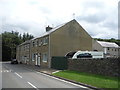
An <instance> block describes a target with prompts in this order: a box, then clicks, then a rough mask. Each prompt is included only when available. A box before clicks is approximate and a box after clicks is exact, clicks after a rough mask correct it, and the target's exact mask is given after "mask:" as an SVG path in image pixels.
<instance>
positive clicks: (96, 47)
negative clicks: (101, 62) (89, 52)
mask: <svg viewBox="0 0 120 90" xmlns="http://www.w3.org/2000/svg"><path fill="white" fill-rule="evenodd" d="M105 49H106V50H105ZM93 50H98V51H103V52H104V53H105V54H108V53H109V54H110V56H111V57H118V56H119V55H118V52H119V48H115V47H102V46H101V45H100V44H99V43H98V42H97V41H96V40H93ZM105 51H106V52H105Z"/></svg>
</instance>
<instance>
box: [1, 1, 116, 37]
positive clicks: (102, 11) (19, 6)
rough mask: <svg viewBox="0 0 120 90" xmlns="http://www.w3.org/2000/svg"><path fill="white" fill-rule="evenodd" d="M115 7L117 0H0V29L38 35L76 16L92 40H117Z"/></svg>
mask: <svg viewBox="0 0 120 90" xmlns="http://www.w3.org/2000/svg"><path fill="white" fill-rule="evenodd" d="M117 5H118V0H109V2H108V1H105V0H0V11H1V13H0V21H2V22H0V29H2V31H3V32H4V31H11V30H13V29H15V30H17V31H19V32H20V33H23V32H28V33H31V34H33V35H34V36H39V35H40V34H42V33H44V32H45V27H46V26H47V25H50V26H54V27H55V26H57V25H59V24H62V23H65V22H68V21H70V20H72V19H73V18H74V17H73V13H75V19H76V20H77V21H78V22H79V23H80V24H81V25H82V26H83V28H85V29H86V31H87V32H88V33H89V34H90V35H91V36H92V37H96V38H97V37H98V38H117V37H116V36H118V35H117V34H118V33H117V30H118V29H117V26H118V22H117V21H118V16H117V15H118V12H117V11H118V10H117ZM113 33H114V34H113ZM107 34H109V35H107Z"/></svg>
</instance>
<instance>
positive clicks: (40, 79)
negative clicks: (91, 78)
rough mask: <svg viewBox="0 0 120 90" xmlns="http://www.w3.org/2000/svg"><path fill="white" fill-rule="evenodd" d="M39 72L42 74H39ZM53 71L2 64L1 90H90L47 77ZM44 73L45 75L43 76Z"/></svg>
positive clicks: (0, 71)
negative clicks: (63, 89)
mask: <svg viewBox="0 0 120 90" xmlns="http://www.w3.org/2000/svg"><path fill="white" fill-rule="evenodd" d="M0 65H1V64H0ZM0 67H1V66H0ZM39 70H40V71H41V72H43V73H41V72H39ZM54 71H56V70H55V69H47V68H40V67H36V66H31V65H24V64H10V63H9V62H7V63H5V62H4V63H2V69H0V74H1V73H2V88H8V90H9V89H10V88H17V89H18V88H34V89H35V90H41V88H69V89H70V88H73V90H76V89H78V90H85V89H86V90H90V88H88V87H86V86H83V85H79V84H75V83H72V82H69V81H66V80H62V79H59V78H56V77H53V76H50V75H47V74H50V73H52V72H54ZM44 72H47V73H46V74H44ZM0 84H1V83H0ZM3 90H4V89H3ZM12 90H13V89H12ZM52 90H53V89H52ZM55 90H56V89H55Z"/></svg>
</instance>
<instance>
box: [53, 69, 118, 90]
mask: <svg viewBox="0 0 120 90" xmlns="http://www.w3.org/2000/svg"><path fill="white" fill-rule="evenodd" d="M53 75H56V76H60V77H63V78H66V79H70V80H74V81H77V82H81V83H85V84H88V85H92V86H95V87H98V88H118V78H117V77H108V76H102V75H95V74H90V73H83V72H77V71H69V70H65V71H61V72H58V73H54V74H53ZM119 85H120V83H119Z"/></svg>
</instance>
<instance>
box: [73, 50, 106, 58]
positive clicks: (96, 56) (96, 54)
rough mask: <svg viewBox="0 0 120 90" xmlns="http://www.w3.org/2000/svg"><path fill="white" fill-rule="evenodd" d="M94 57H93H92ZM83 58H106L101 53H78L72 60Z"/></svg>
mask: <svg viewBox="0 0 120 90" xmlns="http://www.w3.org/2000/svg"><path fill="white" fill-rule="evenodd" d="M91 56H92V57H91ZM78 57H79V58H80V57H81V58H83V57H89V58H104V55H103V52H101V51H77V52H76V53H75V54H74V55H73V57H72V59H77V58H78Z"/></svg>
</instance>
